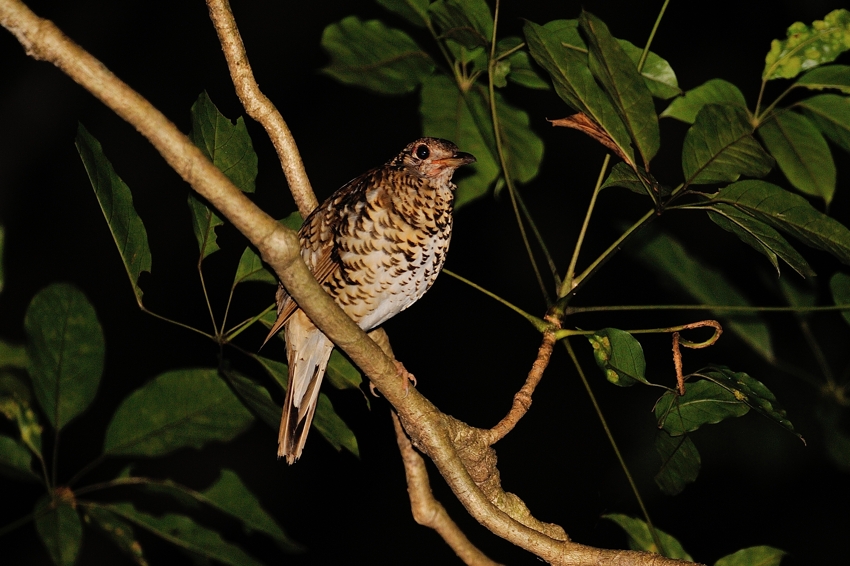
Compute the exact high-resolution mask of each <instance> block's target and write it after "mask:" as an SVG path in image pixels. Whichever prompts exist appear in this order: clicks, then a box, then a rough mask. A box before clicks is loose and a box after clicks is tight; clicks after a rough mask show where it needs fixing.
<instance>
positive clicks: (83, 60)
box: [0, 0, 690, 565]
mask: <svg viewBox="0 0 850 566" xmlns="http://www.w3.org/2000/svg"><path fill="white" fill-rule="evenodd" d="M0 25H2V26H3V27H5V28H6V29H8V30H9V31H10V32H11V33H12V34H13V35H14V36H15V37H16V38H17V39H18V40H19V41H20V42H21V44H22V45H23V46H24V48H25V49H26V52H27V54H29V55H30V56H31V57H33V58H35V59H40V60H44V61H48V62H50V63H52V64H54V65H56V66H57V67H58V68H60V69H61V70H62V71H63V72H64V73H66V74H67V75H68V76H70V77H71V78H72V79H73V80H74V81H76V82H77V83H79V84H80V85H82V86H83V87H84V88H85V89H86V90H88V91H89V92H91V93H92V94H93V95H95V96H96V97H97V98H98V99H100V100H101V101H102V102H103V103H104V104H106V105H107V106H108V107H109V108H110V109H112V110H113V111H114V112H115V113H116V114H118V115H119V116H121V117H122V118H124V119H125V120H126V121H127V122H129V123H130V124H132V125H133V126H134V127H135V128H136V129H137V130H138V131H139V132H140V133H141V134H142V135H143V136H145V137H146V138H147V139H148V140H149V141H150V142H151V144H152V145H153V146H154V147H155V148H156V149H157V151H159V152H160V154H161V155H162V156H163V158H164V159H165V160H166V161H167V162H168V163H169V165H171V167H172V168H174V170H175V171H176V172H177V173H178V174H179V175H180V176H181V177H182V178H183V179H184V180H186V182H188V183H189V184H190V185H191V186H192V188H193V189H195V190H196V191H197V192H198V193H199V194H201V195H202V196H203V197H205V198H206V199H207V200H208V201H209V202H210V203H211V204H212V205H213V206H215V207H216V208H217V209H218V210H219V212H221V213H222V214H223V215H224V216H225V217H226V218H227V219H228V220H229V221H230V222H231V223H232V224H233V225H234V226H235V227H236V228H237V229H238V230H239V231H240V232H242V233H243V234H244V235H245V236H246V237H247V238H248V239H249V240H250V241H251V243H252V244H254V245H255V246H256V247H257V249H258V250H259V251H260V253H261V255H262V257H263V259H264V260H265V261H266V263H268V264H269V265H270V266H271V267H272V268H273V269H274V270H275V272H276V273H277V275H278V277H279V278H280V280H281V281H282V282H283V284H284V285H285V286H286V289H287V291H288V292H289V293H290V294H291V295H292V296H293V298H294V299H295V300H296V301H297V302H298V305H299V306H300V307H301V308H302V309H303V310H304V311H305V312H306V313H307V315H308V316H309V317H310V318H311V319H312V320H313V321H314V322H315V323H316V325H317V326H319V328H321V330H322V331H323V332H324V333H325V334H327V335H328V337H330V338H331V340H333V341H334V342H335V343H336V344H337V345H338V346H340V347H341V348H342V349H343V350H344V351H345V352H346V353H347V354H348V355H349V356H350V357H351V359H352V360H353V361H354V363H356V364H357V365H358V366H360V368H361V369H362V370H363V371H364V373H366V375H367V376H368V377H369V379H370V380H371V381H372V382H373V383H374V384H375V385H376V386H377V387H378V389H379V390H380V391H381V393H382V394H383V395H384V397H386V399H387V400H388V401H389V402H390V403H391V404H392V405H393V407H395V409H396V410H397V411H398V415H399V418H400V420H401V422H402V423H403V425H404V426H405V429H406V430H407V432H408V433H409V434H410V437H411V440H412V442H413V444H414V445H415V446H416V447H417V448H419V449H420V450H422V451H423V452H424V453H426V454H427V455H428V456H429V457H430V458H431V459H432V460H433V461H434V463H435V464H436V466H437V469H438V470H439V471H440V473H441V474H442V475H443V477H444V478H445V479H446V481H447V482H448V484H449V486H450V487H451V489H452V491H453V492H454V493H455V494H456V495H457V497H458V499H459V500H460V501H461V503H462V504H463V505H464V506H465V507H466V509H467V510H468V511H469V512H470V514H472V516H473V517H475V518H476V520H478V521H479V522H481V523H482V524H483V525H484V526H486V527H487V528H488V529H490V530H491V531H492V532H494V533H495V534H496V535H498V536H500V537H502V538H504V539H506V540H508V541H510V542H512V543H514V544H516V545H518V546H520V547H521V548H524V549H526V550H528V551H530V552H532V553H534V554H536V555H537V556H539V557H540V558H542V559H543V560H546V561H548V562H551V563H554V564H570V565H573V564H654V565H662V564H664V565H666V564H670V565H672V564H690V563H685V562H682V561H678V560H671V559H667V558H663V557H660V556H657V555H652V554H646V553H640V552H633V551H612V550H604V549H595V548H590V547H585V546H582V545H579V544H575V543H572V542H570V541H569V540H568V538H567V537H566V535H565V534H564V532H563V529H561V528H560V527H558V526H556V525H547V524H545V523H540V522H538V521H536V520H535V519H534V518H533V517H531V516H530V514H529V513H528V510H527V509H526V508H525V506H524V504H522V501H520V500H519V498H518V497H516V496H515V495H513V494H510V493H506V492H504V491H502V489H501V487H500V482H499V476H498V470H497V469H496V467H495V463H496V457H495V452H494V451H493V450H492V448H491V447H490V446H489V445H488V444H487V438H488V434H487V432H486V431H481V430H479V429H474V428H472V427H470V426H468V425H466V424H464V423H462V422H460V421H457V420H455V419H453V418H451V417H449V416H448V415H445V414H443V413H441V412H440V411H439V410H438V409H437V408H436V407H435V406H434V405H432V404H431V403H430V402H429V401H428V400H427V399H425V398H424V397H423V396H422V395H420V394H419V393H418V391H416V390H415V389H411V390H410V391H409V393H408V392H406V391H405V389H404V383H403V382H402V380H400V379H398V377H397V371H396V366H395V364H394V363H393V361H392V360H391V359H390V358H389V357H387V356H386V355H384V353H383V351H382V350H381V348H380V347H379V346H378V345H377V344H376V343H375V342H373V341H372V340H371V339H370V338H369V337H368V336H367V335H366V334H365V333H364V332H363V331H362V330H360V328H359V327H358V326H357V325H356V324H355V323H354V322H353V321H352V320H351V319H350V318H349V317H348V316H346V315H345V313H344V312H342V310H341V309H340V308H339V307H337V305H336V304H335V303H334V301H333V299H331V297H330V296H329V295H328V294H327V293H325V292H324V290H323V289H322V288H321V286H319V284H318V283H317V282H316V280H315V279H314V278H313V275H312V274H311V273H310V271H309V269H307V266H306V265H305V264H304V262H303V261H301V258H300V249H299V243H298V237H297V235H296V234H295V233H294V232H293V231H291V230H288V229H286V228H284V227H283V226H281V225H280V224H278V223H277V222H276V221H275V220H274V219H273V218H271V217H270V216H269V215H267V214H266V213H264V212H263V211H262V210H260V209H259V208H258V207H257V206H256V205H254V204H253V203H252V202H251V201H250V200H248V199H247V198H246V197H245V195H244V194H243V193H242V192H241V191H240V190H239V189H238V188H236V187H235V186H234V185H233V184H232V183H230V181H229V180H228V179H227V178H226V177H225V176H224V174H223V173H221V171H219V170H218V169H216V167H215V166H213V165H212V163H210V162H209V161H208V160H207V159H206V158H205V157H204V156H203V155H202V153H201V152H200V150H198V149H197V148H196V147H195V146H194V145H193V144H192V143H191V141H190V140H189V139H188V138H187V137H186V136H185V135H184V134H182V133H181V132H180V131H179V130H178V129H177V128H176V126H175V125H174V124H173V123H172V122H171V121H169V120H168V119H167V118H166V117H165V116H163V115H162V114H161V113H160V112H159V111H157V110H156V109H155V108H154V107H153V106H152V105H151V104H150V103H149V102H148V101H147V100H145V99H144V98H143V97H142V96H141V95H139V94H138V93H136V92H135V91H133V90H132V89H130V88H129V87H128V86H127V85H126V84H125V83H123V82H122V81H121V80H119V79H118V78H117V77H115V75H113V74H112V73H110V72H109V70H108V69H106V67H104V65H103V64H102V63H100V62H99V61H98V60H97V59H95V58H94V57H92V56H91V55H90V54H89V53H87V52H86V51H85V50H83V49H82V48H80V47H79V46H78V45H76V44H75V43H74V42H72V41H71V40H70V39H68V38H67V37H66V36H65V35H64V34H62V32H61V31H60V30H59V29H58V28H57V27H56V26H55V25H53V23H51V22H49V21H47V20H44V19H41V18H39V17H38V16H36V15H35V14H34V13H32V12H31V11H30V10H29V9H28V8H27V7H26V6H25V5H24V4H22V3H21V2H20V1H18V0H0Z"/></svg>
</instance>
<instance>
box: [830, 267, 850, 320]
mask: <svg viewBox="0 0 850 566" xmlns="http://www.w3.org/2000/svg"><path fill="white" fill-rule="evenodd" d="M829 290H830V291H831V292H832V300H833V302H834V303H835V304H836V305H850V275H847V274H846V273H836V274H835V275H833V276H832V278H831V279H830V280H829ZM841 316H842V317H844V320H845V321H847V324H850V310H846V311H842V312H841Z"/></svg>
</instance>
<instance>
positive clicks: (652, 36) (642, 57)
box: [637, 0, 670, 73]
mask: <svg viewBox="0 0 850 566" xmlns="http://www.w3.org/2000/svg"><path fill="white" fill-rule="evenodd" d="M669 3H670V0H664V4H663V5H662V6H661V10H659V12H658V17H657V18H655V24H653V26H652V31H650V32H649V39H647V40H646V45H645V46H644V48H643V53H641V54H640V60H639V61H638V64H637V70H638V73H640V72H641V71H642V70H643V66H644V64H645V63H646V58H647V57H648V56H649V47H650V46H651V45H652V40H654V39H655V33H656V32H657V31H658V26H660V25H661V18H663V17H664V12H666V11H667V5H668V4H669Z"/></svg>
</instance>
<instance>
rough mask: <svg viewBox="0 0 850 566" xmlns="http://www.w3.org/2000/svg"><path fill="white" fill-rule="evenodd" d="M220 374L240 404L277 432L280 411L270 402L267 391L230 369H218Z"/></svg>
mask: <svg viewBox="0 0 850 566" xmlns="http://www.w3.org/2000/svg"><path fill="white" fill-rule="evenodd" d="M220 371H221V374H222V375H223V376H224V378H225V379H227V381H228V382H229V383H230V386H231V387H233V391H235V392H236V394H237V395H238V396H239V399H240V400H241V401H242V403H243V404H244V405H245V406H246V407H248V409H250V410H251V411H253V413H254V414H255V415H257V417H259V418H260V420H261V421H263V422H264V423H266V424H267V425H269V426H270V427H272V429H274V430H277V429H278V427H279V426H280V413H281V409H280V406H278V404H277V403H275V402H274V401H272V396H271V395H270V394H269V392H268V390H267V389H266V388H265V387H263V386H262V385H260V384H259V383H257V382H256V381H254V380H253V379H251V378H249V377H247V376H245V375H243V374H241V373H239V372H238V371H234V370H232V369H224V368H221V369H220Z"/></svg>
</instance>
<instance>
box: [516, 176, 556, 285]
mask: <svg viewBox="0 0 850 566" xmlns="http://www.w3.org/2000/svg"><path fill="white" fill-rule="evenodd" d="M516 200H517V203H519V207H520V210H521V211H522V214H523V216H525V220H526V221H527V222H528V225H529V226H530V227H531V231H532V232H533V233H534V238H535V239H536V240H537V245H539V246H540V249H541V250H542V251H543V255H544V257H545V258H546V262H547V263H548V264H549V269H550V270H551V271H552V278H553V279H554V280H555V288H556V289H557V288H558V287H560V286H561V276H560V275H558V266H556V265H555V260H554V259H553V258H552V254H550V253H549V248H548V247H547V246H546V242H544V241H543V235H542V234H541V233H540V230H538V229H537V223H536V222H534V219H533V218H532V217H531V212H530V211H529V210H528V207H527V206H525V201H524V200H523V198H522V195H521V194H519V191H517V192H516Z"/></svg>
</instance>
